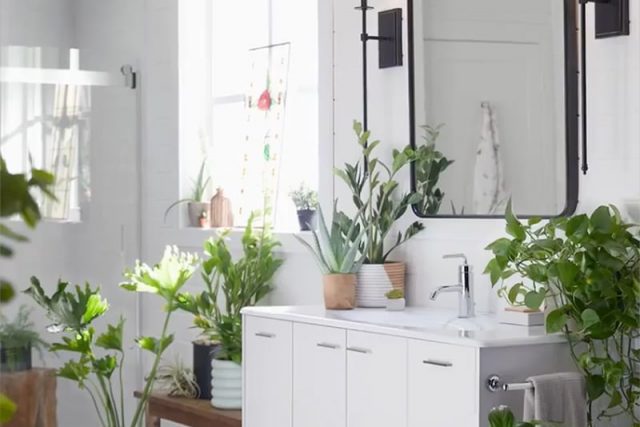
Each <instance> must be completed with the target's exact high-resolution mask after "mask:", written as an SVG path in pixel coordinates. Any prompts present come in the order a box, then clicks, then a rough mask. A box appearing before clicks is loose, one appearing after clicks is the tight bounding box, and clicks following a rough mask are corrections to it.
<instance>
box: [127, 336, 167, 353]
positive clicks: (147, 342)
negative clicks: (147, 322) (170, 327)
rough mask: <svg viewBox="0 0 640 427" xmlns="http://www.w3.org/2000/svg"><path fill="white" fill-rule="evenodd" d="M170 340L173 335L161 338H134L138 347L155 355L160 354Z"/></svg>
mask: <svg viewBox="0 0 640 427" xmlns="http://www.w3.org/2000/svg"><path fill="white" fill-rule="evenodd" d="M172 342H173V335H168V336H166V337H165V338H163V339H161V340H158V339H157V338H154V337H140V338H138V339H137V340H136V343H137V344H138V347H140V348H141V349H143V350H147V351H149V352H151V353H153V354H155V355H159V354H162V353H163V352H164V351H165V350H166V349H167V347H169V346H170V345H171V343H172Z"/></svg>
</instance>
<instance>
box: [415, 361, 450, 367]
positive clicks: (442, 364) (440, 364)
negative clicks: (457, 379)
mask: <svg viewBox="0 0 640 427" xmlns="http://www.w3.org/2000/svg"><path fill="white" fill-rule="evenodd" d="M422 363H424V364H425V365H433V366H439V367H441V368H450V367H452V366H453V363H451V362H440V361H438V360H423V361H422Z"/></svg>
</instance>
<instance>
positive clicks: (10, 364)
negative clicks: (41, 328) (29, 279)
mask: <svg viewBox="0 0 640 427" xmlns="http://www.w3.org/2000/svg"><path fill="white" fill-rule="evenodd" d="M30 315H31V311H30V310H29V309H27V307H26V306H21V307H20V309H19V310H18V314H17V315H16V317H15V319H14V320H12V321H10V320H9V319H7V318H6V317H5V316H4V315H3V314H2V313H0V372H16V371H25V370H29V369H31V359H32V350H33V349H36V350H38V351H39V352H40V353H42V350H43V349H44V348H46V346H47V343H45V342H44V341H43V340H42V339H41V338H40V334H38V332H37V331H36V330H35V327H34V324H33V322H32V321H31V319H30Z"/></svg>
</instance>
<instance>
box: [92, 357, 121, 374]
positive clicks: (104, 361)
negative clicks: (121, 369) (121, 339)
mask: <svg viewBox="0 0 640 427" xmlns="http://www.w3.org/2000/svg"><path fill="white" fill-rule="evenodd" d="M92 365H93V369H94V371H95V372H96V373H97V374H98V375H101V376H103V377H105V378H111V375H112V374H113V371H115V369H116V368H117V367H118V362H117V360H116V358H115V357H114V356H112V355H107V356H104V357H102V358H100V359H96V360H94V361H93V363H92Z"/></svg>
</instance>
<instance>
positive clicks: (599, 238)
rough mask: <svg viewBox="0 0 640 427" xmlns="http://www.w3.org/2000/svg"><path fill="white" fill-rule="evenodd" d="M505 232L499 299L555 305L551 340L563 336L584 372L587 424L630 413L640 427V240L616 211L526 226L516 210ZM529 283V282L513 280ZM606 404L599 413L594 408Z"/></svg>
mask: <svg viewBox="0 0 640 427" xmlns="http://www.w3.org/2000/svg"><path fill="white" fill-rule="evenodd" d="M506 222H507V226H506V231H507V233H508V234H509V236H510V237H509V238H506V237H505V238H501V239H498V240H496V241H495V242H493V243H492V244H490V245H489V246H488V249H489V250H491V251H492V252H493V255H494V256H493V259H491V261H490V262H489V264H488V265H487V268H486V273H488V274H489V275H490V276H491V283H492V284H493V285H494V286H495V285H498V284H499V283H501V285H500V288H499V293H500V294H501V295H503V296H504V297H505V298H506V299H507V300H508V301H509V303H510V304H512V305H524V306H526V307H528V308H531V309H538V308H540V307H541V306H542V305H543V304H544V302H545V301H550V302H551V303H552V310H551V311H550V312H549V313H548V315H547V319H546V329H547V331H548V332H549V333H554V332H560V331H562V332H564V334H565V335H566V337H567V339H568V341H569V343H570V348H571V354H572V356H573V359H574V360H575V362H576V364H577V366H578V367H579V369H580V370H581V371H582V373H583V374H584V376H585V379H586V383H587V393H588V395H587V398H588V414H587V415H588V422H589V426H592V425H593V423H594V421H595V420H596V419H601V418H610V417H613V416H616V415H618V414H621V413H624V414H627V415H628V416H629V417H631V418H632V419H633V422H634V425H640V424H639V423H640V419H639V418H638V416H637V415H636V413H635V409H636V408H637V407H638V405H639V400H640V377H639V375H638V373H637V371H636V366H637V363H638V362H640V350H639V349H636V348H635V346H634V340H635V339H636V338H638V337H639V336H640V333H639V332H638V330H639V328H640V304H639V297H640V241H639V240H638V239H637V237H636V235H635V234H634V233H633V232H632V231H633V230H632V228H633V226H632V225H630V224H626V223H625V222H624V221H623V220H622V218H621V216H620V213H619V212H618V210H617V209H616V208H615V207H613V206H601V207H599V208H597V209H596V210H595V211H594V212H593V213H592V214H591V215H586V214H581V215H576V216H574V217H571V218H554V219H551V220H549V221H548V222H541V220H540V218H531V219H529V220H528V222H526V223H523V222H521V221H520V220H519V219H518V218H517V217H516V216H515V215H514V213H513V211H512V208H511V203H509V205H508V207H507V212H506ZM514 277H522V278H525V279H527V280H526V281H516V283H515V284H514V283H513V282H512V281H511V280H509V283H510V284H507V280H508V279H512V278H514ZM598 399H607V402H606V403H607V404H605V405H604V406H605V409H604V410H602V411H597V413H594V411H595V410H594V405H593V403H594V401H596V400H598Z"/></svg>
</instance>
